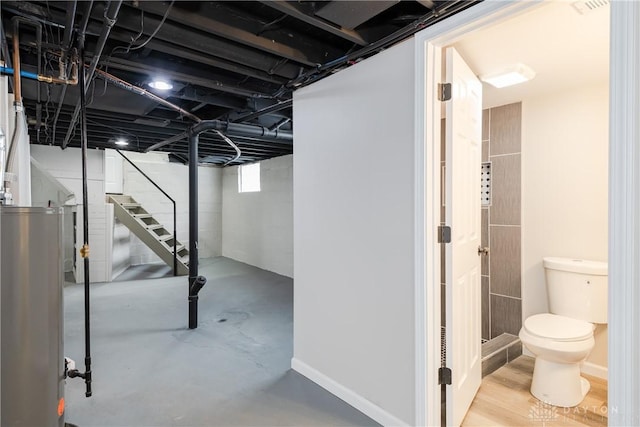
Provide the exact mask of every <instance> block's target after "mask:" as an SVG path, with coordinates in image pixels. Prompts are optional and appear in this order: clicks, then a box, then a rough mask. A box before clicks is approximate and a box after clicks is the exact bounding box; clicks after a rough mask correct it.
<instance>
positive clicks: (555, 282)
mask: <svg viewBox="0 0 640 427" xmlns="http://www.w3.org/2000/svg"><path fill="white" fill-rule="evenodd" d="M542 263H543V266H544V270H545V282H546V287H547V295H548V299H549V311H550V313H542V314H536V315H533V316H531V317H528V318H527V319H526V320H525V321H524V325H523V327H522V329H521V330H520V340H521V341H522V343H523V344H524V345H525V347H526V348H527V349H529V351H531V353H533V354H534V356H535V358H536V361H535V366H534V369H533V380H532V382H531V394H533V395H534V396H535V397H536V398H538V399H539V400H541V401H543V402H545V403H548V404H551V405H554V406H562V407H572V406H576V405H578V404H579V403H580V402H582V400H583V399H584V397H585V395H586V394H587V392H588V391H589V388H590V387H591V385H590V384H589V381H587V379H586V378H583V377H581V376H580V365H581V364H582V362H583V361H584V360H585V359H586V358H587V356H588V355H589V353H590V352H591V350H592V349H593V346H594V344H595V341H594V338H593V331H594V329H595V325H594V324H595V323H607V263H605V262H598V261H587V260H580V259H571V258H554V257H545V258H543V259H542Z"/></svg>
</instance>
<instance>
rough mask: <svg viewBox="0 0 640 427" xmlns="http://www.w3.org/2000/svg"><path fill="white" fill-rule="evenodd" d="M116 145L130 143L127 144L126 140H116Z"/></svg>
mask: <svg viewBox="0 0 640 427" xmlns="http://www.w3.org/2000/svg"><path fill="white" fill-rule="evenodd" d="M115 144H116V145H129V143H128V142H127V140H126V139H124V138H118V139H116V140H115Z"/></svg>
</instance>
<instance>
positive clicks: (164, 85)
mask: <svg viewBox="0 0 640 427" xmlns="http://www.w3.org/2000/svg"><path fill="white" fill-rule="evenodd" d="M149 86H150V87H152V88H153V89H157V90H169V89H173V85H172V84H171V83H169V82H168V81H166V80H154V81H152V82H150V83H149Z"/></svg>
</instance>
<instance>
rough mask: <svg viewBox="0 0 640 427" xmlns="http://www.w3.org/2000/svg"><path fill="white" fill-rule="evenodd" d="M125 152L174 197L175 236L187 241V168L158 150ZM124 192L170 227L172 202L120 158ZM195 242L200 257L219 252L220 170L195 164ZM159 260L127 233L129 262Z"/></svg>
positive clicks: (186, 243) (186, 242)
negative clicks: (196, 179)
mask: <svg viewBox="0 0 640 427" xmlns="http://www.w3.org/2000/svg"><path fill="white" fill-rule="evenodd" d="M125 155H126V156H127V157H128V158H129V159H131V161H133V162H134V163H135V164H136V166H138V167H139V168H140V169H142V170H143V171H144V173H145V174H147V175H148V176H149V177H150V178H151V179H152V180H154V181H155V182H156V183H157V184H158V185H159V186H160V187H161V188H162V189H163V190H164V191H166V192H167V194H169V195H170V196H171V197H172V198H173V199H174V200H175V201H176V210H177V215H176V221H177V224H176V230H177V235H178V240H179V241H180V242H181V243H183V244H185V245H187V247H188V243H189V175H188V173H189V168H188V166H185V165H182V164H180V163H169V161H168V158H167V155H166V154H162V153H147V154H140V153H133V152H127V153H125ZM124 194H128V195H130V196H132V197H133V198H134V199H136V200H137V201H138V202H139V203H142V206H143V207H144V208H145V209H146V210H147V211H148V212H150V213H152V214H153V215H154V217H155V218H156V219H157V220H158V221H159V222H160V223H162V224H164V225H165V227H167V229H168V230H169V231H172V229H173V205H172V204H171V202H170V201H169V199H167V198H166V197H164V196H163V195H162V193H161V192H160V191H158V189H156V188H155V187H154V186H153V185H152V184H151V183H149V181H147V180H146V179H145V178H144V177H143V176H142V175H140V173H139V172H138V171H136V170H135V169H134V168H133V167H132V166H131V165H130V164H129V163H128V162H124ZM198 197H199V204H198V207H199V208H198V213H199V217H198V227H199V235H198V244H199V252H198V255H199V256H200V258H209V257H214V256H219V255H221V254H222V170H221V169H220V168H216V167H206V166H200V167H198ZM152 262H162V261H161V260H160V258H159V257H158V256H156V255H155V254H154V253H153V252H152V251H151V250H150V249H149V248H147V247H146V246H145V245H144V244H143V243H142V242H141V241H140V240H139V239H138V238H137V237H135V236H134V235H131V264H134V265H135V264H146V263H152Z"/></svg>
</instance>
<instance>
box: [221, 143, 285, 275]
mask: <svg viewBox="0 0 640 427" xmlns="http://www.w3.org/2000/svg"><path fill="white" fill-rule="evenodd" d="M238 171H239V167H238V166H234V167H227V168H224V171H223V180H222V197H223V208H222V224H223V231H222V255H224V256H226V257H229V258H233V259H235V260H238V261H242V262H246V263H248V264H251V265H254V266H256V267H260V268H263V269H265V270H269V271H273V272H276V273H278V274H282V275H284V276H288V277H293V156H292V155H289V156H282V157H276V158H273V159H269V160H265V161H262V162H260V185H261V190H260V191H259V192H250V193H240V192H239V191H238Z"/></svg>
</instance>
